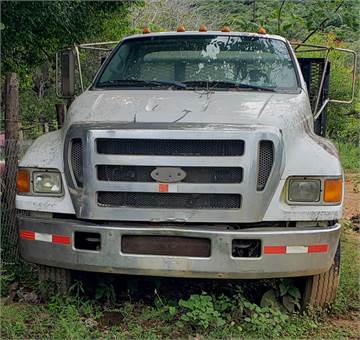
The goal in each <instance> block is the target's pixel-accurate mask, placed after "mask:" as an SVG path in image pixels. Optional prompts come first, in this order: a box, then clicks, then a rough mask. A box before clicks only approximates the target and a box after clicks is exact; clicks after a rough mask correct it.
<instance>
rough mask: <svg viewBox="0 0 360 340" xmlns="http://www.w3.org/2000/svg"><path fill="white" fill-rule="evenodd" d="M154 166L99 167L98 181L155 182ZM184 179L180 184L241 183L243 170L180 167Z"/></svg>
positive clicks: (233, 168) (237, 168)
mask: <svg viewBox="0 0 360 340" xmlns="http://www.w3.org/2000/svg"><path fill="white" fill-rule="evenodd" d="M156 168H157V167H154V166H129V165H99V166H98V167H97V174H98V179H99V180H100V181H114V182H155V180H154V179H153V178H152V177H151V172H152V171H153V170H155V169H156ZM181 169H182V170H184V171H185V173H186V177H185V178H184V179H183V180H182V181H181V182H182V183H241V181H242V173H243V170H242V168H240V167H187V166H183V167H181Z"/></svg>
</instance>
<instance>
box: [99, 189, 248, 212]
mask: <svg viewBox="0 0 360 340" xmlns="http://www.w3.org/2000/svg"><path fill="white" fill-rule="evenodd" d="M97 198H98V204H99V205H101V206H107V207H130V208H164V209H239V208H240V205H241V196H240V195H236V194H187V193H186V194H183V193H180V194H179V193H177V194H169V193H148V192H98V197H97Z"/></svg>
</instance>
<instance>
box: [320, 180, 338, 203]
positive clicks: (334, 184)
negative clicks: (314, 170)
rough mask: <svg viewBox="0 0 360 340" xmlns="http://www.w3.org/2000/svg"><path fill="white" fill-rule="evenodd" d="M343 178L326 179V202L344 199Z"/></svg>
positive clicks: (336, 201)
mask: <svg viewBox="0 0 360 340" xmlns="http://www.w3.org/2000/svg"><path fill="white" fill-rule="evenodd" d="M342 184H343V183H342V178H332V179H325V182H324V202H330V203H340V202H341V199H342Z"/></svg>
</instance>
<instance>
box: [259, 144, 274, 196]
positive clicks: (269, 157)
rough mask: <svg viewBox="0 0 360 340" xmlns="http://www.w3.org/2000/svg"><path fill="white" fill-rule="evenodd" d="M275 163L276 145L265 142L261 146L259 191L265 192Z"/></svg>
mask: <svg viewBox="0 0 360 340" xmlns="http://www.w3.org/2000/svg"><path fill="white" fill-rule="evenodd" d="M273 163H274V145H273V143H272V142H271V141H268V140H263V141H261V142H260V146H259V160H258V178H257V190H258V191H262V190H264V188H265V186H266V183H267V181H268V179H269V176H270V173H271V169H272V166H273Z"/></svg>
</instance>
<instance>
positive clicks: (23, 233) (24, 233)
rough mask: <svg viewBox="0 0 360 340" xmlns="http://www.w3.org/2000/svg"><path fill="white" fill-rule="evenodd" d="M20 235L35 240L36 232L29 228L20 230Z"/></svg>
mask: <svg viewBox="0 0 360 340" xmlns="http://www.w3.org/2000/svg"><path fill="white" fill-rule="evenodd" d="M20 237H21V238H24V239H26V240H35V232H33V231H28V230H20Z"/></svg>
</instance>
